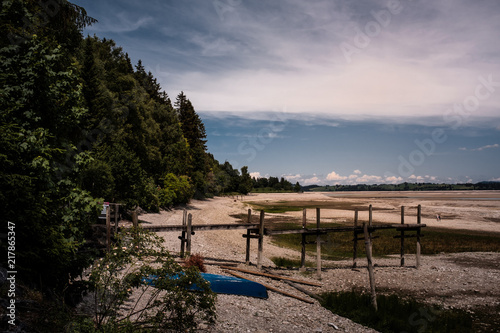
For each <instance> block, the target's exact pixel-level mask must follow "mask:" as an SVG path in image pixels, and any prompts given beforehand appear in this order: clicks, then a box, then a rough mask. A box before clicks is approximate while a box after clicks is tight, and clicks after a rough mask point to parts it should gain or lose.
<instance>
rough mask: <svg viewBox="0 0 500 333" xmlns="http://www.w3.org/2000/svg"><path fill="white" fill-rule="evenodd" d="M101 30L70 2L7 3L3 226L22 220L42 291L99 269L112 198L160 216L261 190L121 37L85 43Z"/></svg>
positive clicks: (26, 258)
mask: <svg viewBox="0 0 500 333" xmlns="http://www.w3.org/2000/svg"><path fill="white" fill-rule="evenodd" d="M95 22H96V20H94V19H93V18H91V17H89V16H88V15H87V14H86V12H85V9H84V8H82V7H79V6H77V5H74V4H72V3H70V2H68V1H65V0H54V1H48V2H45V1H21V0H12V1H3V3H2V12H1V36H0V40H1V44H0V68H1V69H0V71H1V76H0V80H1V100H0V108H1V114H0V133H1V136H0V168H1V169H0V188H2V191H1V192H0V205H1V207H2V208H3V212H2V214H1V217H0V219H1V220H2V225H3V226H6V225H7V223H8V221H11V222H13V223H15V225H16V237H17V239H19V241H18V242H17V244H16V253H17V258H16V267H17V269H18V271H19V272H20V273H22V276H23V277H24V280H25V281H26V282H29V283H33V284H36V285H38V286H45V287H50V286H53V287H59V288H61V287H62V286H64V285H65V284H67V283H68V276H69V280H70V281H71V279H73V278H74V277H76V276H77V275H78V274H79V273H80V272H81V270H82V269H83V268H84V267H86V266H88V265H89V263H90V262H91V261H92V259H93V254H92V253H91V251H90V250H89V249H86V248H85V243H86V237H87V235H88V233H89V228H90V225H91V224H92V223H95V218H96V216H97V215H98V212H99V210H100V209H101V208H102V202H103V201H110V202H119V203H122V204H123V205H124V206H125V207H126V208H127V209H133V208H136V207H141V208H143V209H145V210H149V211H158V210H159V209H161V208H169V207H171V206H173V205H176V204H182V203H187V202H188V201H189V200H190V199H191V198H206V197H212V196H214V195H220V194H224V193H228V192H239V193H243V194H246V193H248V192H249V191H251V190H252V186H253V182H252V179H251V177H250V175H249V173H248V168H247V167H243V168H241V171H240V170H236V169H234V168H233V167H232V166H231V164H230V163H228V162H225V163H219V162H218V161H217V160H215V158H214V156H212V155H211V154H210V153H209V152H208V151H207V146H206V133H205V128H204V125H203V122H202V120H201V119H200V117H199V116H198V114H197V113H196V111H195V108H194V106H193V105H192V103H191V101H190V100H189V98H188V97H187V96H186V95H185V94H184V93H183V92H179V93H178V94H177V96H176V97H175V100H173V101H172V100H171V98H170V97H169V95H168V94H167V93H166V92H164V91H163V90H162V88H161V86H160V84H159V83H158V81H157V79H156V78H155V77H154V76H153V75H152V73H151V72H146V70H145V69H144V65H143V64H142V63H141V61H138V63H137V64H135V65H133V64H132V62H131V59H130V58H129V56H128V54H127V53H126V52H125V51H124V50H123V49H122V48H121V47H119V46H117V45H116V44H115V42H114V41H112V40H109V39H105V38H99V37H97V36H88V37H86V38H84V36H83V35H82V30H83V28H84V27H86V26H88V25H91V24H94V23H95ZM21 240H22V241H21ZM4 245H5V244H4ZM4 259H5V258H2V260H4Z"/></svg>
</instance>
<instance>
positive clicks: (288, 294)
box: [225, 271, 314, 304]
mask: <svg viewBox="0 0 500 333" xmlns="http://www.w3.org/2000/svg"><path fill="white" fill-rule="evenodd" d="M225 272H226V273H227V274H231V275H233V276H236V277H237V278H240V279H245V280H248V281H252V282H256V283H260V284H261V285H263V286H264V287H266V288H267V289H269V290H272V291H274V292H277V293H280V294H282V295H285V296H288V297H293V298H296V299H298V300H300V301H302V302H306V303H309V304H314V302H313V301H311V300H309V299H305V298H302V297H299V296H296V295H294V294H290V293H288V292H286V291H283V290H280V289H278V288H276V287H273V286H270V285H268V284H264V283H261V282H257V281H254V280H251V279H248V278H246V277H244V276H243V275H240V274H237V273H234V272H229V271H225Z"/></svg>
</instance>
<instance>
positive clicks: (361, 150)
mask: <svg viewBox="0 0 500 333" xmlns="http://www.w3.org/2000/svg"><path fill="white" fill-rule="evenodd" d="M74 3H76V4H78V5H81V6H83V7H85V8H86V9H87V11H88V14H89V15H90V16H92V17H94V18H96V19H98V20H99V23H98V24H96V25H94V26H93V27H91V28H89V29H87V30H86V31H85V33H86V34H96V35H98V36H99V37H106V38H111V39H114V40H115V41H116V43H117V44H118V45H120V46H122V47H123V48H124V50H125V51H126V52H128V54H129V55H130V57H131V58H132V61H133V62H137V60H139V59H142V61H143V64H144V65H145V67H146V68H147V70H149V71H151V72H152V73H153V74H154V75H155V76H156V77H157V78H158V80H159V81H160V83H161V84H162V87H163V89H165V91H166V92H167V93H169V94H170V96H171V97H173V98H174V97H175V96H176V95H177V94H178V93H179V92H180V91H184V92H185V94H186V95H187V97H188V98H189V99H190V100H191V101H192V102H193V104H194V106H195V108H196V110H197V112H198V113H199V114H200V115H201V117H202V119H203V121H204V123H205V126H206V129H207V136H208V148H209V151H210V152H212V153H213V154H214V155H215V157H216V158H217V159H218V160H220V161H222V162H223V161H224V160H228V161H230V162H231V163H232V164H233V165H234V166H235V167H241V166H243V165H248V166H249V170H250V171H251V172H254V174H255V175H259V174H260V175H261V176H266V175H273V176H286V177H288V178H289V179H290V180H297V181H299V182H301V184H312V183H317V184H335V183H342V184H344V183H392V182H395V183H398V182H402V181H413V182H419V181H426V182H427V181H429V182H458V181H460V182H465V181H473V182H477V181H482V180H495V179H497V180H500V146H499V145H500V60H499V59H500V43H498V41H499V39H500V38H499V37H500V2H498V1H496V0H478V1H470V0H467V1H465V0H453V1H451V0H440V1H416V0H413V1H411V0H401V1H396V0H389V1H387V0H384V1H377V0H370V1H368V0H367V1H354V0H324V1H321V0H311V1H302V0H276V1H269V0H268V1H264V0H183V1H181V0H177V1H160V0H152V1H148V0H146V1H132V0H120V1H118V0H107V1H85V0H79V1H76V0H75V1H74Z"/></svg>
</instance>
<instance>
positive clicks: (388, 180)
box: [385, 176, 403, 184]
mask: <svg viewBox="0 0 500 333" xmlns="http://www.w3.org/2000/svg"><path fill="white" fill-rule="evenodd" d="M385 182H386V183H391V184H399V183H401V182H403V178H401V177H396V176H390V177H386V178H385Z"/></svg>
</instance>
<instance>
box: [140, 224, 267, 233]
mask: <svg viewBox="0 0 500 333" xmlns="http://www.w3.org/2000/svg"><path fill="white" fill-rule="evenodd" d="M258 226H259V225H258V224H247V223H244V224H205V225H193V226H191V230H192V231H202V230H235V229H251V230H252V229H253V228H258ZM142 228H143V229H144V230H149V231H155V232H158V231H160V232H170V231H186V226H182V225H147V226H146V225H144V226H142Z"/></svg>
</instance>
